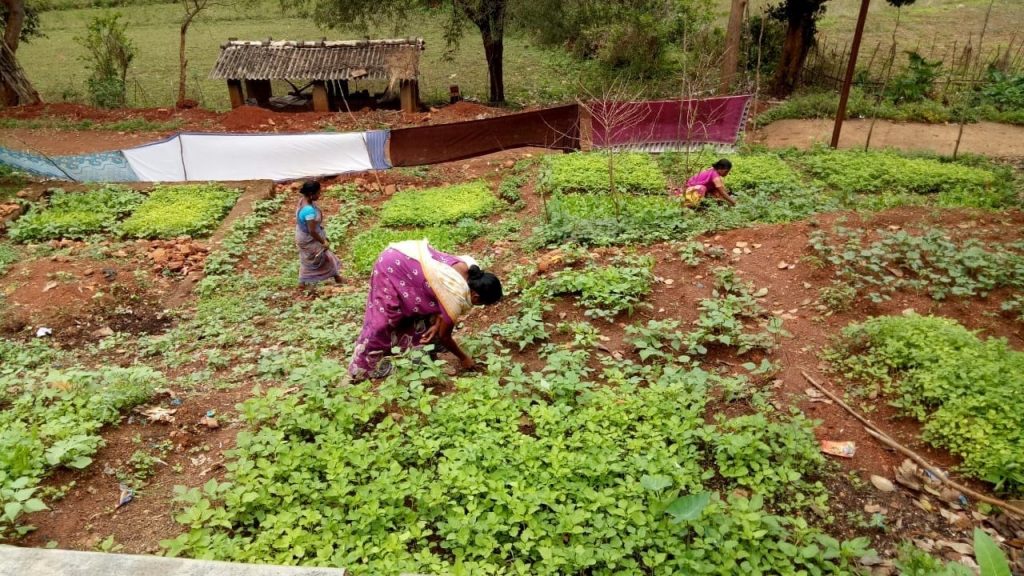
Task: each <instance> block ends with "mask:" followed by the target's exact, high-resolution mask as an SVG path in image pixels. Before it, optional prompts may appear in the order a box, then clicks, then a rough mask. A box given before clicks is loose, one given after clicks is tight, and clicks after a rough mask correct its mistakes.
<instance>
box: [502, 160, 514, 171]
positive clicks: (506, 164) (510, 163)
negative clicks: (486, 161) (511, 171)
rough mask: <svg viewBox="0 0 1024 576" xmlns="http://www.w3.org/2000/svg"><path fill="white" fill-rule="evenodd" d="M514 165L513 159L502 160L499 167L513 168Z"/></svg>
mask: <svg viewBox="0 0 1024 576" xmlns="http://www.w3.org/2000/svg"><path fill="white" fill-rule="evenodd" d="M515 165H516V162H515V160H505V161H504V162H502V163H501V167H502V168H506V169H508V168H514V167H515Z"/></svg>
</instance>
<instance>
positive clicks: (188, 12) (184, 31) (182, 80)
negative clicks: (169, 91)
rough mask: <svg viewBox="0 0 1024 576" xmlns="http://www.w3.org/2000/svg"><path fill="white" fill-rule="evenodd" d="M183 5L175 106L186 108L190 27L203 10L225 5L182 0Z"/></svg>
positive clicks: (201, 0) (204, 1)
mask: <svg viewBox="0 0 1024 576" xmlns="http://www.w3.org/2000/svg"><path fill="white" fill-rule="evenodd" d="M180 3H181V7H182V9H184V11H185V13H184V15H183V16H182V18H181V28H180V36H179V38H178V99H177V101H176V103H175V106H177V107H178V108H184V107H185V105H186V99H185V89H186V87H187V84H188V82H187V79H186V78H187V73H186V70H187V69H188V57H187V56H186V54H185V39H186V37H187V36H188V29H189V27H190V26H192V22H194V21H195V19H196V17H198V16H199V14H200V13H201V12H203V11H204V10H206V9H207V8H210V7H211V6H220V5H223V4H222V3H220V2H214V1H213V0H180Z"/></svg>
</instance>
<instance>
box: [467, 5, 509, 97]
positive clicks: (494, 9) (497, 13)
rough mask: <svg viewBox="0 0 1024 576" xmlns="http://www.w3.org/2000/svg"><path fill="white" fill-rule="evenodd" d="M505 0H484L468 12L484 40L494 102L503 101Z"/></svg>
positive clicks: (491, 94) (491, 95)
mask: <svg viewBox="0 0 1024 576" xmlns="http://www.w3.org/2000/svg"><path fill="white" fill-rule="evenodd" d="M505 2H506V0H484V1H482V2H481V3H480V8H479V11H478V12H475V13H473V14H468V15H469V16H470V19H471V20H472V21H473V23H474V24H476V27H477V28H479V29H480V37H481V38H482V39H483V42H484V57H485V58H487V76H488V79H489V80H490V90H489V91H490V101H491V102H492V103H494V104H501V103H503V102H505V75H504V71H503V70H502V63H503V61H504V53H505Z"/></svg>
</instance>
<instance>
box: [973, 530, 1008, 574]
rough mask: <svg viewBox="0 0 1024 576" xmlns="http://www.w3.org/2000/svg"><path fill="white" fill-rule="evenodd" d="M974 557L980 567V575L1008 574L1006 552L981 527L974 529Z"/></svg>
mask: <svg viewBox="0 0 1024 576" xmlns="http://www.w3.org/2000/svg"><path fill="white" fill-rule="evenodd" d="M974 557H975V558H976V559H977V561H978V567H979V568H981V576H1010V563H1009V562H1007V561H1006V554H1005V553H1004V552H1003V551H1002V549H1000V548H999V544H996V542H995V540H993V539H992V537H991V536H989V535H988V534H987V533H986V532H985V531H984V530H982V529H981V528H975V529H974Z"/></svg>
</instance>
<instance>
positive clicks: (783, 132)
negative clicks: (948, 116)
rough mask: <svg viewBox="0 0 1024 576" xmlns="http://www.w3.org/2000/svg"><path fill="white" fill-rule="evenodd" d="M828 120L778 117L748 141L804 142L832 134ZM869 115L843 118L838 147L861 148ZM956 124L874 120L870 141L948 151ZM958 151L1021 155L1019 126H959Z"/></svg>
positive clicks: (1023, 131)
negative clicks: (960, 131)
mask: <svg viewBox="0 0 1024 576" xmlns="http://www.w3.org/2000/svg"><path fill="white" fill-rule="evenodd" d="M832 125H833V122H832V120H820V119H811V120H778V121H776V122H772V123H771V124H769V125H768V126H765V127H764V128H761V129H759V130H756V131H754V132H752V133H751V134H750V141H751V142H754V143H757V144H764V145H766V146H768V147H769V148H790V147H795V148H801V149H806V148H810V147H811V146H813V145H815V144H828V143H829V141H830V140H831V139H832ZM870 127H871V120H858V119H852V120H847V121H846V122H844V123H843V131H842V133H841V134H840V138H839V146H840V148H863V147H864V143H865V142H866V141H867V135H868V130H869V129H870ZM958 131H959V126H958V125H956V124H921V123H915V122H893V121H891V120H878V121H877V122H876V124H875V131H874V133H873V134H872V135H871V147H872V148H875V149H878V148H898V149H900V150H908V151H915V150H928V151H931V152H935V153H937V154H945V155H952V154H953V149H954V147H955V146H956V138H957V132H958ZM960 152H961V153H971V154H982V155H985V156H994V157H999V158H1020V157H1024V126H1013V125H1010V124H998V123H995V122H978V123H976V124H967V125H965V126H964V133H963V139H962V140H961V142H960Z"/></svg>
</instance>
